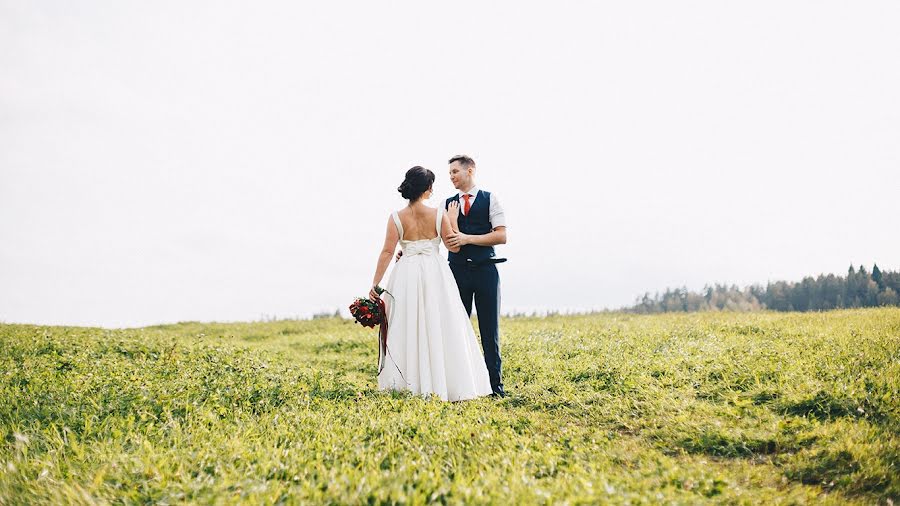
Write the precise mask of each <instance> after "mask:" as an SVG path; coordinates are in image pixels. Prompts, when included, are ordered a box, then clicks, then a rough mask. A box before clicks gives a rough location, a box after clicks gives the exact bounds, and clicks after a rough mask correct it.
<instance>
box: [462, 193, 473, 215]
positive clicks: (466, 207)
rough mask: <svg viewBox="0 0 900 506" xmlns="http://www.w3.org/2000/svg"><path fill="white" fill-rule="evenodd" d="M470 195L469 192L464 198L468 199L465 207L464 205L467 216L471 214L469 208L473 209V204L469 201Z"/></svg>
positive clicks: (464, 212)
mask: <svg viewBox="0 0 900 506" xmlns="http://www.w3.org/2000/svg"><path fill="white" fill-rule="evenodd" d="M469 197H471V195H469V194H468V193H467V194H465V195H463V198H464V199H466V205H465V207H463V214H465V215H466V216H468V215H469V210H470V209H472V205H471V204H470V203H469Z"/></svg>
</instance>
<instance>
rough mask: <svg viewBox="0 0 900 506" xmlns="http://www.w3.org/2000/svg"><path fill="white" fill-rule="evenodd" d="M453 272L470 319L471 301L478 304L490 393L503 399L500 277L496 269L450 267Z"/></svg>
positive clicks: (454, 265)
mask: <svg viewBox="0 0 900 506" xmlns="http://www.w3.org/2000/svg"><path fill="white" fill-rule="evenodd" d="M450 270H451V271H453V277H455V278H456V285H457V286H458V287H459V296H460V297H461V298H462V302H463V306H465V308H466V313H468V314H469V316H472V300H473V299H474V300H475V311H477V312H478V330H479V331H480V332H481V348H482V349H483V350H484V363H485V365H486V366H487V370H488V375H489V376H490V378H491V390H493V391H494V393H498V394H501V395H502V394H503V393H504V392H503V381H502V379H501V360H500V320H499V314H500V275H499V274H498V273H497V266H496V265H494V264H486V265H480V266H469V265H465V264H453V263H451V264H450Z"/></svg>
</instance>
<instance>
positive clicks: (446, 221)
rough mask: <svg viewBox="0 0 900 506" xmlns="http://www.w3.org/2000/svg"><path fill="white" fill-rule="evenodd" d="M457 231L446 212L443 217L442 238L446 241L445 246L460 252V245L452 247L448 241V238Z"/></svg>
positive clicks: (454, 251)
mask: <svg viewBox="0 0 900 506" xmlns="http://www.w3.org/2000/svg"><path fill="white" fill-rule="evenodd" d="M455 233H456V231H454V224H453V222H452V220H451V219H450V217H449V216H448V215H447V214H444V216H443V218H441V240H442V241H444V246H446V247H447V249H448V250H450V251H452V252H453V253H459V246H456V247H451V246H450V244H448V243H447V241H448V239H449V238H450V237H451V236H452V235H453V234H455Z"/></svg>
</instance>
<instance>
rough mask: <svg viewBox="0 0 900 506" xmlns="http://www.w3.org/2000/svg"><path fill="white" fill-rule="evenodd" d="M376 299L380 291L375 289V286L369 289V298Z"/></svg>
mask: <svg viewBox="0 0 900 506" xmlns="http://www.w3.org/2000/svg"><path fill="white" fill-rule="evenodd" d="M376 299H378V293H377V292H376V291H375V287H374V286H373V287H372V288H371V289H370V290H369V300H376Z"/></svg>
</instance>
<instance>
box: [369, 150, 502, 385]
mask: <svg viewBox="0 0 900 506" xmlns="http://www.w3.org/2000/svg"><path fill="white" fill-rule="evenodd" d="M433 183H434V173H433V172H431V171H430V170H428V169H425V168H423V167H419V166H416V167H413V168H411V169H409V170H408V171H407V172H406V178H405V179H404V180H403V183H402V184H401V185H400V187H399V188H397V190H398V191H399V192H400V194H401V195H403V198H405V199H407V200H409V205H408V206H406V207H405V208H403V209H401V210H400V211H394V212H393V213H391V217H390V218H389V219H388V223H387V231H386V233H385V237H384V247H383V248H382V250H381V255H380V256H379V257H378V265H377V267H376V269H375V277H374V278H373V280H372V289H371V290H370V291H369V297H370V298H372V300H375V298H376V297H379V295H378V294H377V293H376V292H375V287H376V286H377V285H378V284H379V283H380V282H381V278H382V277H384V273H385V271H386V270H387V267H388V265H389V264H390V262H391V259H392V258H393V256H394V251H395V249H396V248H397V243H398V242H399V243H400V248H401V249H402V251H403V256H402V257H400V260H398V261H397V263H396V265H395V266H394V269H393V271H391V275H390V277H389V278H388V282H387V286H386V290H387V291H386V292H385V293H384V294H383V295H382V297H383V298H384V300H385V305H386V307H387V319H388V334H387V356H386V357H385V366H384V369H382V371H381V373H380V374H379V375H378V388H379V389H383V390H388V389H390V390H409V391H412V392H413V393H415V394H422V395H427V394H430V393H433V394H436V395H437V396H438V397H440V398H441V399H443V400H445V401H447V400H449V401H458V400H464V399H473V398H475V397H481V396H485V395H489V394H490V393H491V382H490V379H489V377H488V371H487V367H486V366H485V364H484V357H483V356H482V354H481V348H480V347H479V345H478V342H477V341H476V338H475V331H474V330H473V329H472V322H471V321H470V320H469V317H468V315H467V314H466V310H465V309H464V308H463V304H462V300H460V298H459V290H458V289H457V287H456V280H455V279H454V277H453V273H452V272H451V271H450V267H449V265H448V264H447V261H446V260H445V259H444V258H443V257H442V255H441V254H440V243H441V241H442V240H443V242H444V245H445V246H447V249H449V250H450V251H454V252H456V251H459V248H458V247H456V248H451V247H450V246H448V245H447V237H448V236H449V235H451V234H452V233H454V232H458V231H459V226H458V224H457V220H458V218H459V204H458V203H456V202H452V203H451V204H450V206H449V208H448V209H447V212H446V213H444V210H443V209H442V208H437V209H435V208H432V207H428V206H426V205H425V203H424V201H425V200H426V199H427V198H428V197H430V196H431V194H432V193H433V190H432V184H433ZM389 294H390V295H389Z"/></svg>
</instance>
